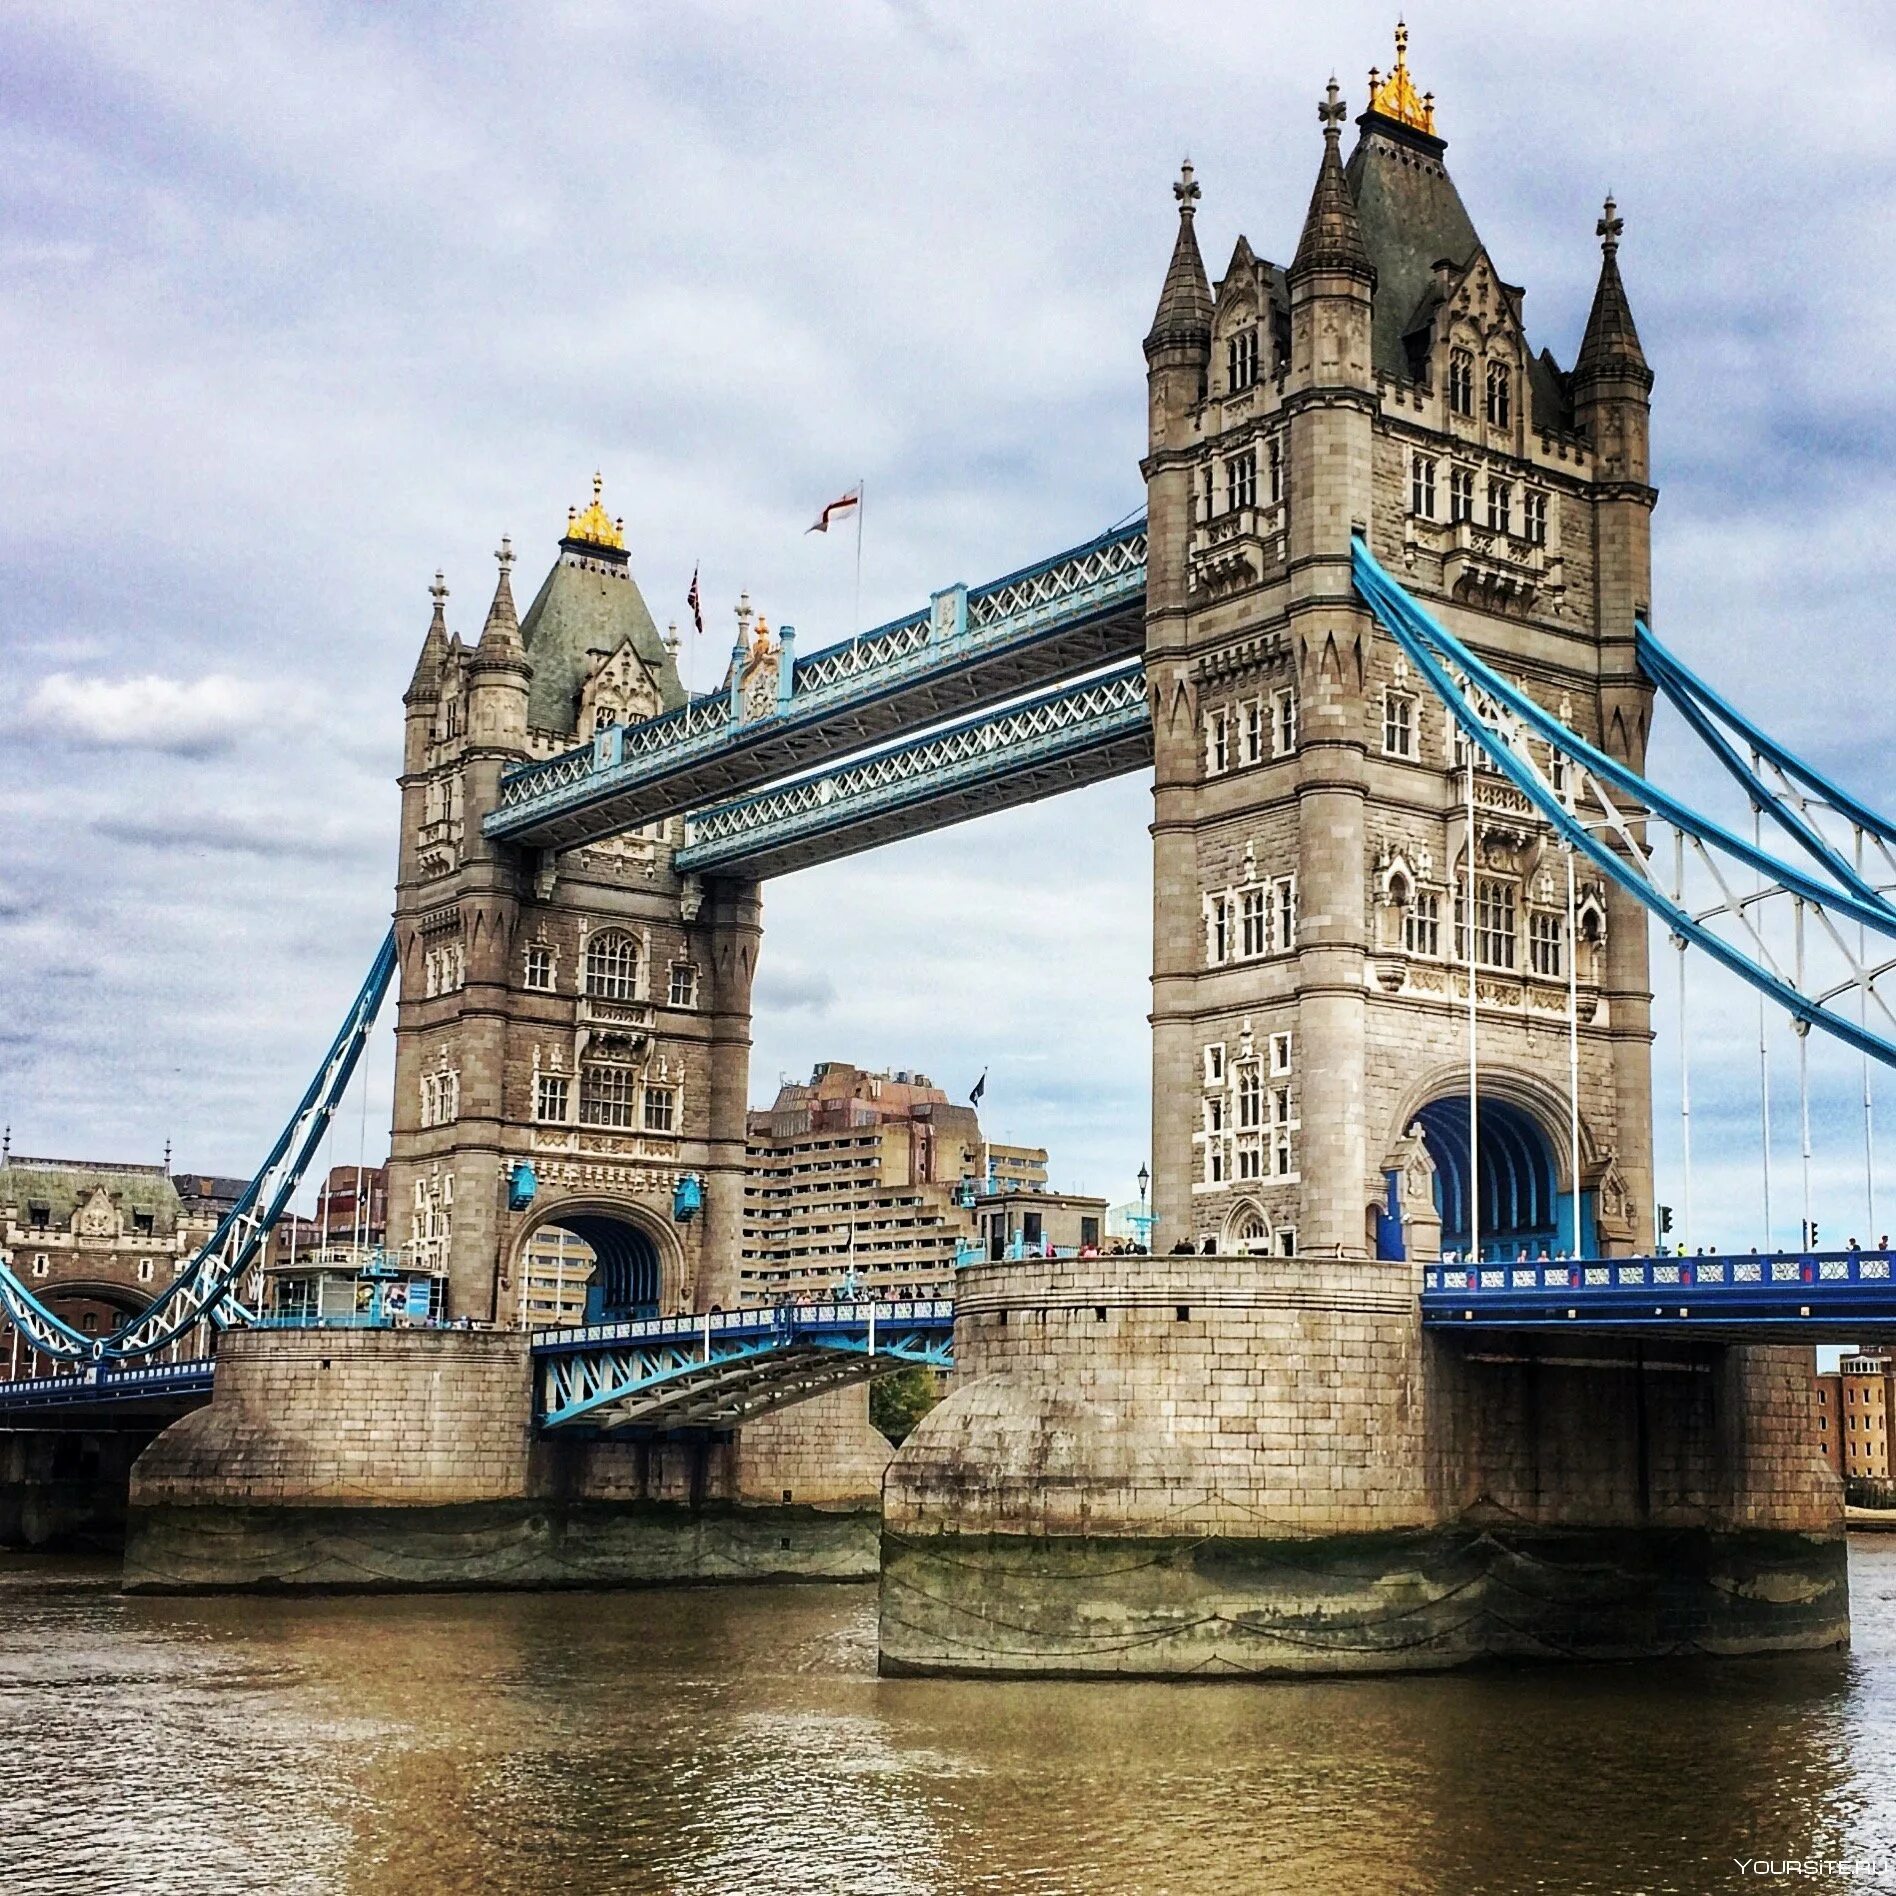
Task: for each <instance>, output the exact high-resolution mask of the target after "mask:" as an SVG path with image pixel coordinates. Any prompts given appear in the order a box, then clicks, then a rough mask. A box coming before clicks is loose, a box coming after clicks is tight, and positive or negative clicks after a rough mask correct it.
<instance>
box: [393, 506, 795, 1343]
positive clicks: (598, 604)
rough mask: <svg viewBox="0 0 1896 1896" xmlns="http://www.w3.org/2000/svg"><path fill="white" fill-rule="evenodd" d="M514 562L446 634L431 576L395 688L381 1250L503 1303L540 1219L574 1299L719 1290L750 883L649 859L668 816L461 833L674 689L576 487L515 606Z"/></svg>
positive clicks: (680, 697)
mask: <svg viewBox="0 0 1896 1896" xmlns="http://www.w3.org/2000/svg"><path fill="white" fill-rule="evenodd" d="M513 557H514V556H513V553H512V551H511V549H510V548H509V547H508V545H507V543H506V542H504V541H503V542H502V546H501V552H500V554H499V560H500V577H499V583H498V585H497V586H496V588H495V591H494V598H493V604H492V605H491V607H490V608H489V610H488V614H487V620H486V624H485V626H484V627H483V629H482V632H481V635H480V639H479V641H478V642H477V643H476V644H474V645H472V646H468V645H465V644H464V643H463V642H462V641H461V639H460V638H459V636H458V635H456V636H452V637H451V636H450V635H449V633H448V629H447V620H446V614H445V609H444V607H445V599H446V589H445V587H443V586H442V584H441V582H440V576H439V575H437V576H436V583H435V587H434V601H435V603H434V617H433V621H432V623H431V624H430V626H429V628H428V632H427V636H426V638H425V639H424V640H423V643H422V649H421V655H420V658H419V660H418V662H417V664H416V666H415V674H414V678H413V680H412V682H411V683H410V685H409V687H408V691H407V694H406V698H405V704H406V707H407V726H406V730H407V737H406V751H405V756H404V769H403V776H402V826H401V854H400V865H399V870H398V876H397V883H396V905H395V924H396V931H397V940H398V945H399V949H400V956H401V988H400V1006H399V1013H398V1017H397V1025H396V1060H395V1114H394V1126H393V1133H392V1147H391V1155H390V1174H389V1218H390V1241H391V1243H393V1244H396V1245H399V1246H403V1247H407V1248H408V1249H409V1250H410V1252H411V1254H413V1255H415V1256H416V1257H418V1258H420V1259H422V1260H425V1261H428V1262H430V1263H432V1264H434V1265H435V1266H436V1267H437V1268H442V1269H445V1271H446V1273H447V1279H448V1305H449V1310H450V1312H451V1313H452V1314H453V1315H456V1316H469V1317H474V1318H477V1319H484V1320H492V1321H496V1322H500V1323H503V1324H506V1323H512V1322H515V1321H518V1320H519V1317H520V1298H521V1288H522V1286H521V1265H522V1256H523V1249H524V1245H525V1242H526V1240H527V1238H528V1237H529V1236H530V1235H531V1234H532V1232H533V1231H535V1230H537V1229H538V1228H539V1227H540V1226H542V1225H544V1224H548V1223H558V1224H560V1225H563V1226H564V1227H566V1228H567V1229H569V1230H571V1231H574V1232H576V1233H577V1234H578V1235H579V1236H580V1237H581V1238H583V1239H585V1240H586V1241H587V1242H588V1243H589V1244H590V1245H591V1246H592V1248H593V1250H594V1252H595V1253H596V1255H597V1257H598V1259H599V1264H598V1267H597V1270H596V1272H595V1290H596V1293H597V1294H596V1297H595V1307H601V1306H603V1308H604V1309H605V1310H607V1311H625V1312H631V1311H637V1310H644V1309H651V1308H654V1307H660V1306H662V1307H663V1308H664V1309H665V1310H667V1311H669V1310H672V1309H676V1308H678V1307H680V1306H681V1305H683V1306H685V1307H690V1308H697V1307H706V1308H708V1307H709V1306H710V1305H711V1304H713V1303H720V1302H721V1303H724V1304H726V1305H730V1304H733V1303H735V1302H736V1300H737V1286H736V1282H735V1272H736V1262H735V1260H736V1259H737V1257H738V1255H739V1250H740V1241H739V1239H740V1219H741V1213H742V1206H743V1167H744V1109H745V1103H746V1100H745V1094H746V1086H747V1081H748V1074H749V1053H750V983H751V974H752V969H753V966H754V964H755V959H756V951H757V944H758V939H759V933H760V912H759V904H758V897H757V890H756V887H755V885H754V884H751V883H747V882H738V881H711V882H706V883H704V884H702V885H700V884H699V883H698V882H697V881H696V879H694V878H680V877H679V876H677V875H676V874H674V873H673V870H672V866H671V855H672V848H673V845H674V843H675V842H676V841H677V840H678V830H679V827H680V826H679V824H678V822H677V820H676V819H672V820H668V821H665V822H660V823H655V824H652V825H650V826H648V827H646V828H644V829H641V830H637V831H634V832H631V833H629V834H626V835H622V836H617V837H614V838H612V839H611V840H609V841H607V842H604V843H593V844H588V845H587V846H585V847H584V848H580V849H574V850H569V851H565V852H563V853H559V854H552V853H545V852H532V851H529V852H522V851H520V850H518V849H514V848H511V847H508V846H506V845H497V844H494V843H490V842H488V841H486V840H485V839H484V837H483V836H482V833H481V819H482V818H483V817H484V816H485V815H486V814H487V813H488V812H489V811H490V810H492V809H493V808H494V807H495V805H496V802H497V800H498V795H499V787H500V780H501V776H502V773H503V772H504V771H505V770H507V768H508V767H509V766H510V765H513V764H517V763H520V762H522V761H524V760H527V759H532V758H543V757H548V756H553V755H556V754H558V753H559V752H561V751H564V750H570V749H572V748H573V747H574V746H576V745H580V744H586V743H589V742H590V741H591V739H592V735H593V733H594V731H596V730H599V729H602V728H604V727H606V726H608V725H611V724H616V723H621V722H626V721H631V720H637V719H641V718H646V717H651V716H654V715H656V714H658V713H659V712H662V711H666V710H670V709H672V708H674V707H675V706H677V705H679V704H682V703H683V702H684V697H685V693H684V688H683V685H682V684H681V682H680V680H679V675H678V667H677V662H676V641H675V639H672V640H661V638H660V636H659V633H658V629H657V627H656V625H655V624H654V623H653V620H652V616H651V614H650V612H649V611H648V610H647V609H646V605H645V601H644V599H643V598H642V597H641V596H640V593H639V588H638V585H637V582H636V581H635V580H634V579H633V577H632V573H631V569H630V564H629V559H628V555H627V553H626V550H625V537H624V532H623V527H622V523H620V522H618V521H615V520H613V519H612V518H611V517H609V516H608V515H607V513H606V511H605V509H604V507H603V505H602V504H601V500H600V495H599V483H598V482H597V480H595V482H594V493H593V500H592V504H591V505H590V506H588V507H587V508H586V509H585V510H584V511H583V512H581V511H579V510H577V509H574V510H571V511H570V512H569V517H568V520H567V524H566V531H565V534H564V536H563V537H562V538H561V540H560V543H559V557H558V559H557V560H556V561H555V563H554V565H553V569H552V571H551V572H550V573H549V574H548V575H547V578H546V581H545V583H544V584H543V585H542V586H541V588H540V590H539V593H538V595H537V596H536V597H535V599H534V601H533V603H532V605H531V606H530V607H528V609H527V613H526V616H525V618H524V619H521V618H519V617H518V616H517V614H516V611H515V607H514V599H513V591H512V577H511V569H512V565H513ZM700 1200H701V1202H697V1201H700ZM708 1260H715V1264H714V1263H712V1262H709V1261H708ZM726 1276H729V1278H730V1279H731V1280H732V1281H729V1282H727V1281H725V1278H726Z"/></svg>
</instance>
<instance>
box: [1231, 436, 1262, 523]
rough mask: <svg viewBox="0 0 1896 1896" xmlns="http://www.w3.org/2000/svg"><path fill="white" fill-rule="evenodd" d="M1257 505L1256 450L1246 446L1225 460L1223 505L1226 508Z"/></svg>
mask: <svg viewBox="0 0 1896 1896" xmlns="http://www.w3.org/2000/svg"><path fill="white" fill-rule="evenodd" d="M1256 505H1257V451H1256V449H1254V448H1246V449H1245V450H1244V452H1243V453H1242V454H1234V455H1232V456H1231V457H1230V459H1229V460H1227V461H1226V462H1225V506H1226V508H1227V509H1235V508H1238V507H1255V506H1256Z"/></svg>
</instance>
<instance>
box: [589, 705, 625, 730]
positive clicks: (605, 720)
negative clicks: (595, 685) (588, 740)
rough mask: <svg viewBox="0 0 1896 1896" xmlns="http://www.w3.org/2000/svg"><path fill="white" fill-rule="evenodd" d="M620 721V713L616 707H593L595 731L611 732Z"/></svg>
mask: <svg viewBox="0 0 1896 1896" xmlns="http://www.w3.org/2000/svg"><path fill="white" fill-rule="evenodd" d="M618 721H619V713H618V711H617V709H616V708H615V707H614V706H612V705H609V704H596V705H594V706H593V729H594V730H595V731H609V730H611V728H612V727H613V726H614V725H615V724H617V723H618Z"/></svg>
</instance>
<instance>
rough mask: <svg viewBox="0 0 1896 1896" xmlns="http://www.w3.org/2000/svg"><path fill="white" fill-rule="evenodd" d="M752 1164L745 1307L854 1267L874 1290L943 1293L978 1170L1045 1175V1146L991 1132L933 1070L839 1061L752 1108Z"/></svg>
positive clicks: (989, 1174) (996, 1183) (969, 1226)
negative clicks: (998, 1140) (1005, 1140)
mask: <svg viewBox="0 0 1896 1896" xmlns="http://www.w3.org/2000/svg"><path fill="white" fill-rule="evenodd" d="M746 1160H747V1169H746V1178H745V1186H744V1241H743V1257H742V1261H741V1266H740V1271H739V1283H740V1295H741V1297H742V1300H743V1301H744V1302H746V1303H768V1302H771V1301H774V1300H776V1299H778V1298H781V1297H785V1296H796V1295H797V1294H799V1293H800V1292H805V1291H809V1292H816V1293H819V1294H821V1293H823V1292H826V1291H829V1290H833V1289H835V1288H836V1287H837V1286H838V1285H840V1284H841V1283H842V1281H843V1280H844V1278H845V1277H847V1276H848V1275H849V1274H850V1273H851V1271H852V1270H853V1272H854V1276H855V1279H856V1281H857V1283H859V1284H860V1285H861V1286H862V1288H863V1289H864V1290H865V1291H867V1292H871V1293H874V1292H878V1291H883V1290H892V1291H896V1292H899V1293H903V1294H910V1295H915V1296H928V1295H940V1296H947V1295H949V1294H951V1292H952V1289H953V1283H954V1269H955V1255H956V1251H957V1248H958V1247H959V1246H960V1245H961V1244H963V1243H964V1242H966V1243H972V1242H973V1240H974V1237H975V1234H976V1226H975V1215H974V1205H973V1200H974V1196H975V1192H976V1190H978V1189H979V1188H980V1186H981V1184H982V1183H983V1176H984V1174H985V1175H986V1182H987V1183H988V1184H989V1185H991V1186H992V1187H993V1188H995V1189H997V1190H999V1191H1002V1192H1008V1191H1037V1190H1041V1189H1043V1188H1044V1187H1045V1185H1046V1182H1047V1155H1046V1152H1045V1151H1044V1150H1043V1149H1041V1148H1039V1147H1037V1146H1015V1145H996V1144H993V1143H990V1142H988V1141H986V1140H984V1139H983V1138H982V1135H981V1125H980V1121H979V1119H978V1118H977V1116H976V1114H975V1111H974V1108H973V1107H972V1106H963V1105H957V1104H955V1103H953V1102H951V1101H950V1100H949V1098H948V1096H947V1094H946V1093H944V1092H943V1091H942V1090H941V1089H940V1088H939V1087H938V1086H936V1085H934V1084H933V1083H932V1082H931V1081H930V1080H929V1078H928V1076H927V1075H926V1074H924V1073H912V1072H907V1071H903V1070H898V1071H894V1072H887V1073H872V1072H866V1071H865V1070H863V1069H862V1068H860V1067H856V1066H852V1065H850V1064H849V1063H848V1062H847V1061H842V1060H826V1061H824V1062H822V1063H821V1064H820V1065H818V1066H817V1068H816V1069H815V1071H814V1072H813V1073H812V1074H811V1076H810V1078H809V1080H808V1082H807V1083H802V1082H795V1081H789V1082H786V1083H785V1084H784V1085H783V1086H782V1087H780V1088H779V1090H778V1093H777V1097H776V1100H775V1101H774V1102H773V1103H772V1104H771V1105H770V1106H768V1107H766V1108H764V1109H763V1110H761V1111H756V1112H753V1113H752V1114H751V1115H750V1120H749V1133H748V1140H747V1145H746ZM964 1187H965V1189H964Z"/></svg>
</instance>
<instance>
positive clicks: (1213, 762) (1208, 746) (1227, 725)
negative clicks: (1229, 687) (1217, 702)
mask: <svg viewBox="0 0 1896 1896" xmlns="http://www.w3.org/2000/svg"><path fill="white" fill-rule="evenodd" d="M1230 768H1231V713H1230V712H1229V711H1209V712H1207V713H1206V714H1205V774H1206V776H1208V777H1216V776H1218V775H1219V774H1220V773H1221V772H1223V771H1226V770H1229V769H1230Z"/></svg>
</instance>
